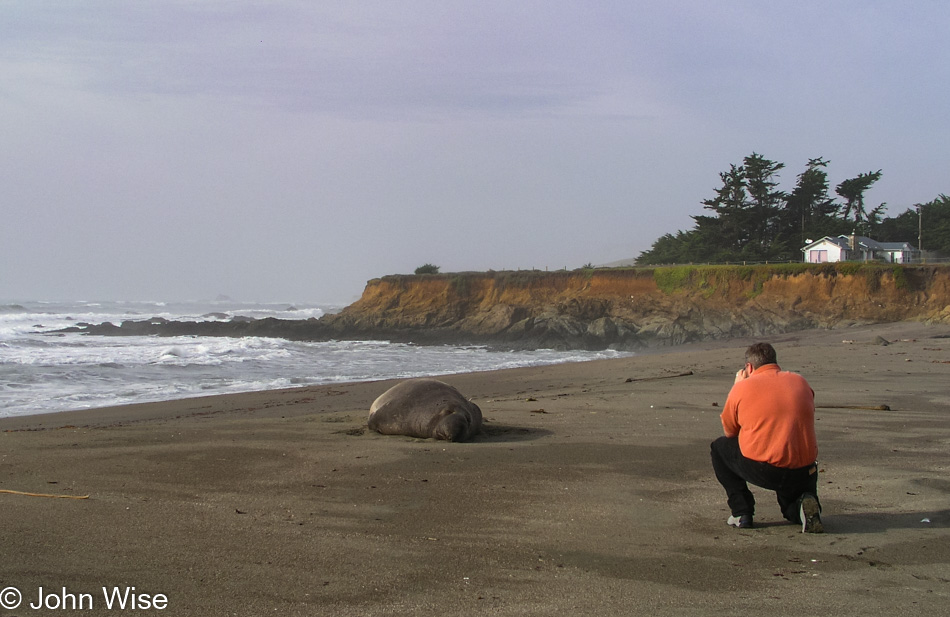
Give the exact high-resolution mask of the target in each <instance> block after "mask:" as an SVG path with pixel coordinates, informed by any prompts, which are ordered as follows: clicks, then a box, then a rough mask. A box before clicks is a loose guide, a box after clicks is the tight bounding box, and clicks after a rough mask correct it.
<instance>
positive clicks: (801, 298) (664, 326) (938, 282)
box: [322, 264, 950, 349]
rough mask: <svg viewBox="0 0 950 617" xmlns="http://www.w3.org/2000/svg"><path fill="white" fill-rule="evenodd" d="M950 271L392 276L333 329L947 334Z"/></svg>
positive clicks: (617, 341)
mask: <svg viewBox="0 0 950 617" xmlns="http://www.w3.org/2000/svg"><path fill="white" fill-rule="evenodd" d="M948 305H950V269H948V268H946V267H925V266H917V267H914V266H903V267H901V266H879V265H873V264H872V265H859V264H840V265H836V264H825V265H822V266H806V265H804V264H792V265H785V266H755V267H739V266H735V267H729V266H720V267H695V268H693V267H676V268H658V269H655V270H653V269H622V270H621V269H618V270H580V271H574V272H550V273H549V272H535V271H525V272H488V273H462V274H440V275H420V276H387V277H384V278H381V279H376V280H373V281H370V282H369V283H368V284H367V285H366V289H365V290H364V292H363V296H362V297H361V298H360V300H359V301H357V302H356V303H354V304H352V305H350V306H349V307H347V308H346V309H344V310H343V311H342V312H341V313H339V314H337V315H331V316H327V317H325V318H324V320H322V321H325V322H326V325H327V326H329V327H330V329H332V330H333V331H335V332H337V333H338V334H340V335H344V336H346V337H348V338H349V337H353V336H357V335H358V334H359V333H366V334H372V335H373V336H377V337H387V338H393V339H397V340H413V341H416V342H419V343H432V342H453V343H466V342H471V343H494V344H500V345H505V346H510V347H524V348H538V347H553V348H579V347H583V348H588V349H602V348H607V347H614V348H620V349H637V348H642V347H648V346H658V345H673V344H680V343H685V342H691V341H697V340H704V339H710V338H727V337H736V336H750V335H765V334H774V333H778V332H788V331H793V330H801V329H806V328H815V327H824V328H831V327H836V326H842V325H850V324H856V323H881V322H893V321H902V320H923V321H934V322H943V323H950V308H948Z"/></svg>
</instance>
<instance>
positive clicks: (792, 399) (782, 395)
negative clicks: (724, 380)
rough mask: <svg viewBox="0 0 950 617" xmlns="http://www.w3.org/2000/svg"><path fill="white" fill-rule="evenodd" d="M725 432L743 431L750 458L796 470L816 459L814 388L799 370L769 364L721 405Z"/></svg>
mask: <svg viewBox="0 0 950 617" xmlns="http://www.w3.org/2000/svg"><path fill="white" fill-rule="evenodd" d="M720 417H721V419H722V428H723V430H724V431H725V433H726V437H735V436H736V435H738V436H739V450H741V451H742V455H743V456H744V457H746V458H749V459H752V460H754V461H761V462H764V463H770V464H772V465H775V466H776V467H785V468H789V469H797V468H799V467H805V466H806V465H810V464H812V463H814V462H815V460H816V458H817V456H818V439H817V437H816V436H815V392H814V390H812V389H811V386H809V385H808V382H807V381H805V378H804V377H802V376H801V375H797V374H795V373H791V372H789V371H783V370H781V369H780V368H779V366H778V365H777V364H766V365H764V366H760V367H759V368H757V369H755V370H754V371H753V372H752V375H751V376H750V377H748V378H747V379H744V380H742V381H740V382H739V383H737V384H735V385H734V386H733V387H732V390H730V391H729V397H728V398H727V399H726V406H725V408H724V409H723V410H722V415H721V416H720Z"/></svg>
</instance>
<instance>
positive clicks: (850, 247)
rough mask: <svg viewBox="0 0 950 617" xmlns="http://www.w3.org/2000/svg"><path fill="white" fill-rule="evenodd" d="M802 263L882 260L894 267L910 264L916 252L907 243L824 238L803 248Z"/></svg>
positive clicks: (846, 237) (847, 237)
mask: <svg viewBox="0 0 950 617" xmlns="http://www.w3.org/2000/svg"><path fill="white" fill-rule="evenodd" d="M802 252H803V253H804V254H805V262H806V263H811V264H820V263H826V262H832V261H874V260H883V261H886V262H888V263H894V264H908V263H913V261H914V255H915V254H916V253H917V250H916V249H915V248H914V247H913V246H911V245H910V244H909V243H907V242H878V241H876V240H872V239H871V238H867V237H865V236H856V235H853V234H852V235H850V236H837V237H834V238H833V237H831V236H825V237H824V238H822V239H821V240H816V241H814V242H812V241H811V240H809V241H808V244H806V245H805V246H804V248H802Z"/></svg>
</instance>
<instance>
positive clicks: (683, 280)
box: [653, 262, 923, 297]
mask: <svg viewBox="0 0 950 617" xmlns="http://www.w3.org/2000/svg"><path fill="white" fill-rule="evenodd" d="M918 270H920V268H915V266H903V265H897V264H887V263H880V262H837V263H824V264H807V263H790V264H765V265H754V266H739V265H735V266H669V267H661V268H654V270H653V280H654V281H656V285H657V287H658V288H659V289H660V290H661V291H663V292H664V293H667V294H671V293H674V292H677V291H698V292H701V293H703V294H704V295H706V296H707V297H708V296H711V295H712V294H713V293H715V291H716V290H717V289H719V288H720V287H721V285H723V284H724V283H727V282H729V281H735V280H739V281H749V282H751V283H752V288H751V290H750V291H749V296H750V297H755V296H757V295H758V294H760V293H762V289H763V286H764V285H765V282H766V281H768V280H770V279H772V278H776V277H780V278H788V277H790V276H797V275H799V274H805V273H809V274H812V275H814V276H826V277H837V276H863V277H864V278H865V279H866V280H867V284H868V288H869V289H870V290H872V291H875V290H877V289H880V287H881V278H882V277H883V276H885V275H888V274H889V275H891V276H892V277H893V278H894V282H895V284H896V286H897V288H898V289H903V290H912V289H919V288H921V287H920V286H921V283H922V281H921V279H922V278H923V277H922V276H920V274H921V272H922V271H921V272H918Z"/></svg>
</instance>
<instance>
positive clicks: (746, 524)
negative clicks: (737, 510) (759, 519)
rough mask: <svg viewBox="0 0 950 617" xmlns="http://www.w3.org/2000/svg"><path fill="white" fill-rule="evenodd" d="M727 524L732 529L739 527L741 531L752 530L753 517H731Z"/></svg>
mask: <svg viewBox="0 0 950 617" xmlns="http://www.w3.org/2000/svg"><path fill="white" fill-rule="evenodd" d="M726 524H727V525H730V526H731V527H738V528H739V529H752V515H751V514H742V515H740V516H730V517H729V519H728V520H727V521H726Z"/></svg>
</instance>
